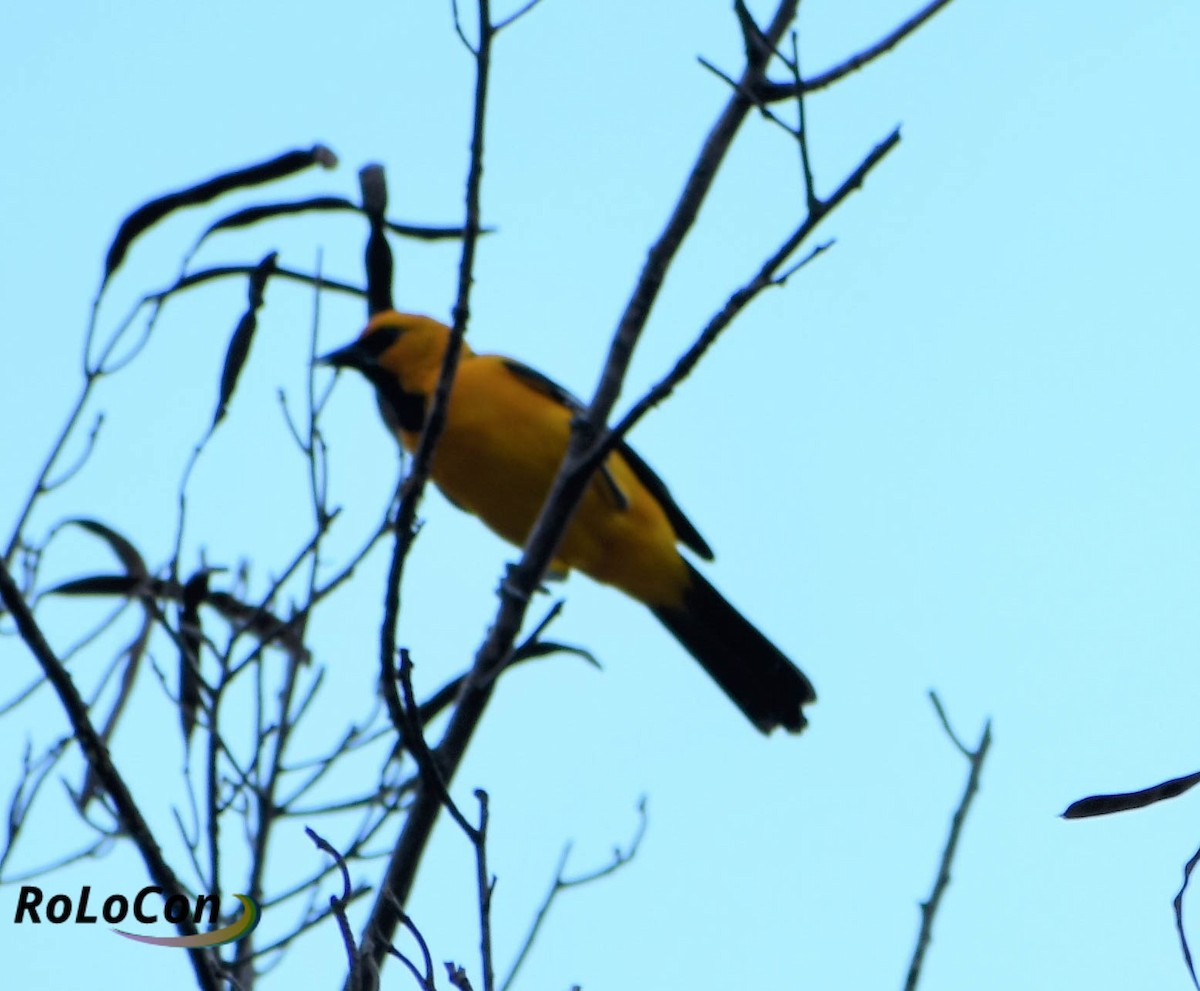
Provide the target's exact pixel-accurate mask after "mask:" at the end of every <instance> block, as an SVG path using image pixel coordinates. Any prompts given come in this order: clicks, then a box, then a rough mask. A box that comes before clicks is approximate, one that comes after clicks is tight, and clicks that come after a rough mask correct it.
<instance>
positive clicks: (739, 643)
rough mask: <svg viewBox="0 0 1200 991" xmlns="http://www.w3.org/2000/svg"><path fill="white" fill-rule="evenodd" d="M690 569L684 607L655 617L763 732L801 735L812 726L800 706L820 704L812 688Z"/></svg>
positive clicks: (657, 610) (656, 611) (662, 611)
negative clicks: (777, 731) (778, 729)
mask: <svg viewBox="0 0 1200 991" xmlns="http://www.w3.org/2000/svg"><path fill="white" fill-rule="evenodd" d="M685 564H686V562H685ZM687 569H688V579H689V584H688V589H687V592H686V594H685V595H684V600H683V605H682V606H681V607H678V608H664V607H655V606H652V607H651V612H653V613H654V615H655V617H657V619H658V621H659V622H660V623H662V624H663V626H665V627H666V628H667V629H668V630H670V631H671V633H672V634H673V635H674V637H675V639H676V640H678V641H679V642H680V643H681V644H683V646H684V647H685V648H687V651H688V653H690V654H691V655H692V656H693V657H694V658H696V660H697V661H699V662H700V664H701V666H702V667H703V668H704V670H705V671H707V672H708V673H709V674H710V675H711V676H712V678H713V680H714V681H715V682H716V683H717V684H718V685H720V686H721V689H722V690H723V691H724V692H725V694H726V695H728V696H729V697H730V699H732V700H733V702H734V703H735V704H736V705H737V707H738V708H739V709H741V710H742V712H744V713H745V714H746V717H747V718H748V719H749V720H750V721H751V722H752V723H754V725H755V726H757V727H758V728H759V730H761V731H762V732H763V733H770V732H771V730H773V729H775V727H776V726H782V727H783V728H784V729H786V730H787V731H788V732H790V733H799V732H800V731H801V730H802V729H804V727H805V725H806V724H807V722H808V721H807V720H806V719H805V718H804V713H803V712H802V711H801V706H803V705H805V704H807V703H809V702H815V701H816V700H817V693H816V691H815V690H814V689H813V686H812V682H810V681H809V680H808V678H807V677H805V675H804V672H803V671H801V670H800V669H799V668H798V667H796V665H794V664H793V663H792V662H791V661H789V660H788V659H787V657H785V656H784V654H783V652H782V651H781V650H780V649H779V648H778V647H776V646H775V645H774V644H773V643H771V641H770V640H768V639H767V638H766V637H765V636H763V635H762V634H761V633H760V632H759V631H758V630H757V629H756V628H755V627H754V625H753V624H752V623H751V622H750V621H749V620H748V619H746V617H745V616H743V615H742V614H741V613H740V612H738V611H737V610H736V609H734V608H733V606H731V605H730V604H729V603H728V602H727V601H726V600H725V597H724V596H722V595H721V593H720V592H718V591H717V590H716V589H715V588H713V587H712V586H711V585H710V584H709V583H708V582H707V581H705V580H704V578H703V577H702V576H701V575H700V573H699V572H698V571H697V570H696V569H695V568H693V567H692V566H691V565H690V564H688V565H687Z"/></svg>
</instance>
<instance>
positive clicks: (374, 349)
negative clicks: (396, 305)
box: [358, 327, 401, 358]
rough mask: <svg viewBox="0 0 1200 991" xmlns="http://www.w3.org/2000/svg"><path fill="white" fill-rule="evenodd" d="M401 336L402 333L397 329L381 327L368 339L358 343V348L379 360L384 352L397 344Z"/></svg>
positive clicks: (365, 338) (372, 332)
mask: <svg viewBox="0 0 1200 991" xmlns="http://www.w3.org/2000/svg"><path fill="white" fill-rule="evenodd" d="M400 334H401V331H400V330H399V329H398V328H396V327H380V328H379V329H378V330H373V331H371V333H370V334H368V335H367V336H366V337H364V338H362V340H360V341H359V342H358V346H359V348H360V349H361V350H362V351H363V353H364V354H367V355H369V356H370V357H372V358H378V357H379V356H380V355H381V354H383V352H384V351H386V350H387V349H388V348H390V347H391V346H392V345H393V344H395V343H396V341H397V340H398V339H399V337H400Z"/></svg>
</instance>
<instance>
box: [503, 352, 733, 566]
mask: <svg viewBox="0 0 1200 991" xmlns="http://www.w3.org/2000/svg"><path fill="white" fill-rule="evenodd" d="M504 367H505V368H507V369H508V371H509V372H511V373H512V374H513V375H514V376H515V377H516V378H518V379H520V380H521V381H522V382H523V383H525V384H526V385H528V386H529V387H530V388H531V389H534V390H535V391H537V392H539V393H541V394H542V395H544V396H547V397H549V398H550V399H553V400H554V401H555V402H556V403H558V404H559V405H560V406H563V407H565V408H566V409H568V410H570V411H571V413H573V414H579V413H583V412H584V411H585V410H586V409H587V407H586V406H585V405H584V404H583V402H582V400H580V399H579V398H578V397H577V396H574V395H572V394H571V393H570V392H568V391H567V390H566V389H564V388H563V387H562V386H561V385H559V384H558V383H557V382H555V381H554V380H553V379H550V378H547V377H546V376H545V375H543V374H542V373H541V372H539V371H537V369H534V368H530V367H529V366H528V365H525V364H522V363H521V362H519V361H516V360H514V359H512V358H505V359H504ZM616 450H617V452H618V453H619V454H620V455H621V457H623V458H624V459H625V463H626V464H628V465H629V468H630V470H631V471H632V472H633V474H634V475H635V476H636V478H637V480H638V481H639V482H641V483H642V485H644V486H645V487H646V491H648V492H649V493H650V494H651V495H652V496H653V497H654V499H655V500H656V501H657V502H658V504H659V505H660V506H662V508H663V512H665V513H666V515H667V519H668V520H669V521H670V523H671V527H672V528H673V529H674V531H675V535H676V536H677V537H678V538H679V540H680V542H681V543H682V544H683V545H684V546H685V547H687V548H689V549H690V550H692V551H694V552H695V553H696V554H698V555H699V556H700V557H702V558H703V559H704V560H705V561H711V560H712V559H713V552H712V548H711V547H709V546H708V542H707V541H706V540H705V539H704V538H703V537H702V536H700V532H699V531H698V530H697V529H696V528H695V526H693V525H692V521H691V520H689V519H688V518H687V517H686V516H685V515H684V513H683V510H682V509H680V508H679V504H678V503H677V502H676V501H675V499H674V498H673V497H672V495H671V493H670V491H669V490H668V489H667V486H666V483H664V482H663V480H662V479H661V478H659V477H658V476H657V475H656V474H655V473H654V470H653V469H652V468H651V467H650V466H649V465H648V464H646V462H645V461H643V460H642V459H641V457H640V456H639V455H638V454H637V453H636V452H635V451H634V450H633V448H631V447H630V446H629V445H628V444H626V443H625V442H624V441H621V442H620V443H619V444H617V446H616ZM599 475H600V477H601V478H602V479H603V480H604V484H605V486H606V488H607V489H608V490H609V492H610V495H611V496H612V497H613V499H614V501H615V502H616V503H617V505H618V507H619V508H620V509H622V510H623V509H625V508H626V507H627V506H628V505H629V499H628V497H627V496H626V495H625V493H623V492H622V491H621V489H620V487H619V486H618V485H617V484H616V481H615V480H614V479H613V477H612V475H611V474H610V473H609V472H608V470H607V469H605V468H604V467H601V469H600V472H599Z"/></svg>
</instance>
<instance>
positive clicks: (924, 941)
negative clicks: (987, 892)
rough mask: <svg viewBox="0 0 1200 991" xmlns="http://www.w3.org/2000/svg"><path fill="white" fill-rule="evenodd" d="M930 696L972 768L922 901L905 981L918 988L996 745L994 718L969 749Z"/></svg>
mask: <svg viewBox="0 0 1200 991" xmlns="http://www.w3.org/2000/svg"><path fill="white" fill-rule="evenodd" d="M929 697H930V699H932V701H933V706H934V708H935V709H936V710H937V714H938V720H939V721H940V722H941V724H942V727H943V728H944V729H945V730H946V735H947V736H949V737H950V740H951V742H953V744H954V746H955V747H956V748H958V750H959V751H960V752H962V754H963V756H965V757H966V758H967V762H968V763H969V764H970V767H971V772H970V774H969V775H968V776H967V784H966V787H965V788H964V789H963V794H962V798H961V799H959V803H958V808H957V809H955V811H954V818H953V819H952V820H951V822H950V834H949V835H948V836H947V837H946V846H945V849H944V850H943V851H942V860H941V863H940V864H939V865H938V873H937V878H936V879H935V880H934V882H933V891H932V892H931V893H930V895H929V900H928V901H924V902H922V903H921V928H920V930H919V931H918V933H917V943H916V946H915V947H914V948H913V955H912V960H911V962H910V963H909V965H908V977H907V979H906V980H905V982H904V991H915V989H916V987H917V982H918V981H919V979H920V976H921V965H922V964H923V963H924V961H925V951H926V950H927V949H928V948H929V942H930V940H931V939H932V938H933V921H934V918H935V917H936V916H937V911H938V906H939V905H940V904H941V901H942V896H943V895H944V894H945V893H946V888H947V887H949V885H950V865H951V864H952V863H953V862H954V852H955V850H956V849H957V848H958V840H959V837H960V836H961V835H962V827H963V823H964V822H965V821H966V818H967V811H968V810H969V809H970V807H971V800H972V799H973V798H974V797H975V792H976V791H977V790H978V789H979V775H980V772H981V771H982V770H983V761H984V759H985V758H986V757H987V752H988V748H989V747H990V746H991V745H992V722H991V720H990V719H989V720H988V721H987V722H986V723H984V726H983V736H981V737H980V739H979V746H977V747H976V748H975V749H974V750H968V749H967V748H966V747H964V746H963V744H962V742H961V741H960V740H959V738H958V737H957V736H956V735H955V733H954V731H953V730H952V729H951V728H950V722H949V720H947V718H946V712H945V710H944V709H943V708H942V703H941V700H940V699H939V698H938V697H937V695H936V694H934V693H933V692H930V693H929Z"/></svg>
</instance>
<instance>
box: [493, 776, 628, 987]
mask: <svg viewBox="0 0 1200 991" xmlns="http://www.w3.org/2000/svg"><path fill="white" fill-rule="evenodd" d="M637 810H638V826H637V832H635V833H634V834H633V839H632V840H630V842H629V846H628V847H627V848H626V849H625V850H622V849H621V848H620V847H618V848H617V849H616V850H614V851H613V859H612V860H611V861H609V862H608V863H607V864H605V865H604V866H603V867H599V868H597V869H596V870H594V871H589V872H588V873H586V874H579V875H576V876H575V877H573V878H567V877H564V876H563V875H564V872H565V871H566V869H567V859H568V858H569V857H570V856H571V844H570V843H568V844H567V845H566V846H564V847H563V851H562V854H561V856H560V857H559V858H558V867H557V868H555V871H554V881H553V882H552V883H551V885H550V889H549V891H547V892H546V897H545V898H543V899H542V904H541V905H540V906H539V907H538V910H537V914H536V915H535V916H534V917H533V924H532V925H531V926H530V927H529V932H528V934H527V935H526V936H525V941H524V942H523V943H522V944H521V949H520V950H519V951H518V953H517V959H516V960H514V961H513V965H512V967H511V968H510V970H509V972H508V976H507V977H506V978H504V983H503V984H501V985H500V991H508V989H509V988H510V987H511V986H512V983H513V981H514V980H515V979H516V976H517V971H519V970H520V969H521V964H523V963H524V962H525V958H526V957H527V956H529V951H530V950H531V949H532V948H533V943H534V940H536V939H537V936H538V933H539V932H540V931H541V928H542V923H543V922H545V921H546V917H547V916H548V915H549V914H550V906H551V905H553V904H554V899H555V898H557V897H558V896H559V895H560V894H561V893H562V892H564V891H566V890H567V889H569V888H578V887H581V886H583V885H585V884H591V883H592V882H593V881H598V880H599V879H600V878H602V877H607V876H608V875H609V874H613V873H615V872H616V871H618V870H620V869H621V868H622V867H624V866H625V865H626V864H627V863H629V862H630V861H631V860H632V859H633V858H634V857H635V856H637V852H638V849H639V848H640V847H641V845H642V837H644V836H645V835H646V821H647V820H646V798H645V796H644V795H643V796H642V798H641V799H640V800H639V801H638V808H637Z"/></svg>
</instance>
